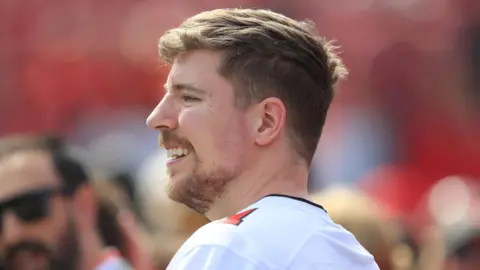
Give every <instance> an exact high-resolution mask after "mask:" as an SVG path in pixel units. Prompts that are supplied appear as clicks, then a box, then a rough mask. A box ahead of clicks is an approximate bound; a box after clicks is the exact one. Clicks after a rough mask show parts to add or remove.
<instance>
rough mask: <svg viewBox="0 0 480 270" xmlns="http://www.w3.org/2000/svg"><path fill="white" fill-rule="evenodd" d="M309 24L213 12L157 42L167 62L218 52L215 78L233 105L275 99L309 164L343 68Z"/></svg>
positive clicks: (244, 12) (265, 13)
mask: <svg viewBox="0 0 480 270" xmlns="http://www.w3.org/2000/svg"><path fill="white" fill-rule="evenodd" d="M314 30H315V26H314V24H313V23H311V22H308V21H306V22H299V21H296V20H293V19H290V18H288V17H286V16H283V15H281V14H278V13H275V12H272V11H269V10H261V9H259V10H254V9H217V10H213V11H207V12H202V13H200V14H198V15H195V16H193V17H191V18H189V19H187V20H186V21H184V22H183V23H182V24H181V25H180V26H179V27H178V28H174V29H171V30H169V31H167V32H166V33H165V34H164V35H163V36H162V37H161V38H160V41H159V54H160V57H161V58H162V59H163V60H164V61H165V62H166V63H168V64H172V63H173V62H174V60H175V58H176V57H177V56H179V55H181V54H184V53H187V52H190V51H193V50H202V49H204V50H205V49H206V50H212V51H217V52H219V53H221V55H222V61H221V64H220V67H219V70H218V72H219V74H220V75H221V76H223V77H225V78H227V79H229V80H230V82H231V83H232V85H233V86H234V91H235V104H236V105H237V106H238V107H241V108H246V107H248V106H249V105H251V104H252V103H254V102H259V101H261V100H263V99H265V98H267V97H277V98H279V99H280V100H282V102H283V103H284V104H285V107H286V108H287V123H286V126H287V132H288V133H287V134H288V135H289V137H290V139H291V140H292V142H293V146H294V148H295V150H296V151H297V152H298V153H299V155H300V156H301V157H303V158H305V160H306V161H307V163H308V164H310V162H311V160H312V159H313V155H314V153H315V150H316V147H317V144H318V140H319V139H320V136H321V133H322V129H323V125H324V123H325V119H326V114H327V110H328V108H329V106H330V103H331V101H332V99H333V95H334V86H335V85H336V83H337V81H338V80H339V79H341V78H343V77H345V76H346V75H347V73H348V72H347V69H346V68H345V66H344V65H343V64H342V61H341V59H340V58H339V57H338V56H337V55H336V54H335V51H336V49H337V47H336V46H334V45H333V43H332V42H331V41H327V40H326V39H324V38H322V37H319V36H317V35H316V34H315V33H314Z"/></svg>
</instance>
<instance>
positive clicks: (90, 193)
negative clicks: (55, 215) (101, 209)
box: [72, 184, 98, 229]
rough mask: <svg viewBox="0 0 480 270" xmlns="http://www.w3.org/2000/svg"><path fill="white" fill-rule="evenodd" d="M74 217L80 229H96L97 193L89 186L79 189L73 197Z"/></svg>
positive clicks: (85, 185) (83, 185)
mask: <svg viewBox="0 0 480 270" xmlns="http://www.w3.org/2000/svg"><path fill="white" fill-rule="evenodd" d="M72 211H74V213H73V215H74V216H75V220H76V223H77V225H78V226H79V228H80V229H91V228H95V226H96V222H97V213H98V205H97V199H96V196H95V192H94V190H93V188H92V187H91V186H90V185H89V184H82V185H80V186H79V187H77V190H76V191H75V193H74V195H73V209H72Z"/></svg>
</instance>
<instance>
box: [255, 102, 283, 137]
mask: <svg viewBox="0 0 480 270" xmlns="http://www.w3.org/2000/svg"><path fill="white" fill-rule="evenodd" d="M258 105H259V108H258V109H259V111H258V119H259V120H258V126H257V130H256V136H255V137H256V139H255V142H256V143H257V144H258V145H262V146H264V145H268V144H270V143H272V142H273V141H274V140H275V139H276V138H277V137H278V136H279V135H280V134H281V132H282V130H283V127H284V126H285V121H286V108H285V105H284V104H283V102H282V101H281V100H280V99H278V98H274V97H271V98H266V99H265V100H263V101H262V102H261V103H260V104H258Z"/></svg>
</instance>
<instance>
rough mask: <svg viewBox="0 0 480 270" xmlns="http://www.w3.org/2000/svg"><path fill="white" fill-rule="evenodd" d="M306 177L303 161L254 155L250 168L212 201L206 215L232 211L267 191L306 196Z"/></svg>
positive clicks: (214, 217)
mask: <svg viewBox="0 0 480 270" xmlns="http://www.w3.org/2000/svg"><path fill="white" fill-rule="evenodd" d="M276 156H277V157H278V156H279V155H276ZM284 156H285V155H284ZM287 156H288V155H287ZM272 161H273V163H272ZM307 180H308V166H306V165H305V164H304V163H301V162H298V163H294V162H292V160H291V159H289V158H286V159H285V160H283V161H280V160H279V159H278V158H276V159H275V158H261V159H258V160H256V162H255V165H254V166H253V168H252V169H251V170H248V171H246V172H244V173H243V174H242V175H240V176H239V177H237V178H236V179H234V180H233V181H232V182H231V183H230V185H229V187H228V189H227V191H226V192H225V193H224V194H223V195H222V196H221V197H220V198H218V199H217V200H216V201H215V203H214V204H213V205H212V207H211V208H210V210H209V211H208V213H207V214H206V216H207V218H208V219H209V220H217V219H221V218H224V217H228V216H231V215H234V214H235V213H237V212H238V211H240V210H242V209H244V208H246V207H248V206H249V205H251V204H253V203H255V202H257V201H258V200H260V199H261V198H263V197H265V196H268V195H270V194H282V195H289V196H294V197H300V198H305V199H307V198H308V190H307V182H308V181H307Z"/></svg>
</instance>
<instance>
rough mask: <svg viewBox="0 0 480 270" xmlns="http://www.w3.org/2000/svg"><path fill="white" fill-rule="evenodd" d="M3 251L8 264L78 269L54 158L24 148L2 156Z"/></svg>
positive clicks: (0, 236)
mask: <svg viewBox="0 0 480 270" xmlns="http://www.w3.org/2000/svg"><path fill="white" fill-rule="evenodd" d="M0 186H1V188H0V254H1V259H2V261H3V263H4V264H5V268H6V269H55V270H56V269H59V270H60V269H75V265H76V263H77V260H76V258H77V246H76V237H75V232H74V227H73V226H74V225H73V223H72V220H71V219H70V216H69V214H68V213H69V210H68V205H69V202H68V199H67V198H65V197H64V196H62V195H61V194H60V193H59V191H60V180H59V179H58V176H57V175H56V173H55V171H54V168H53V164H52V161H51V158H50V157H49V155H48V154H47V153H44V152H42V151H22V152H17V153H15V154H12V155H10V156H8V157H6V158H4V159H2V160H0Z"/></svg>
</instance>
